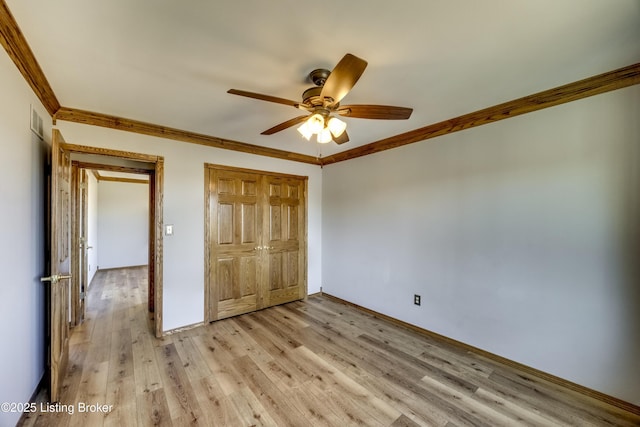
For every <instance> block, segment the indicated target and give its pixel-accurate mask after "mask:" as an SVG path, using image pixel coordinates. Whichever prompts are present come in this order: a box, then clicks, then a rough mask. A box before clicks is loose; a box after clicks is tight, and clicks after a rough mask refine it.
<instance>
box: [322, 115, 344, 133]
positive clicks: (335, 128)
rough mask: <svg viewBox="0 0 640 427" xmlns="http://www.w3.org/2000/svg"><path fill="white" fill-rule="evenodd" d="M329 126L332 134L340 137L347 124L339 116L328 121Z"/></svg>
mask: <svg viewBox="0 0 640 427" xmlns="http://www.w3.org/2000/svg"><path fill="white" fill-rule="evenodd" d="M327 127H328V128H329V130H330V131H331V134H332V135H333V136H334V137H336V138H338V137H340V135H342V134H343V133H344V131H345V130H346V129H347V124H346V123H345V122H343V121H342V120H340V119H339V118H337V117H331V118H330V119H329V121H328V122H327Z"/></svg>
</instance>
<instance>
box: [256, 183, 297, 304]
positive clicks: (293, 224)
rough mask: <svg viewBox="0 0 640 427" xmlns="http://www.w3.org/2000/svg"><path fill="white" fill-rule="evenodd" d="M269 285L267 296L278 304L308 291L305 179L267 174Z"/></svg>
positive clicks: (268, 299) (270, 302) (271, 302)
mask: <svg viewBox="0 0 640 427" xmlns="http://www.w3.org/2000/svg"><path fill="white" fill-rule="evenodd" d="M265 179H266V180H267V182H268V183H269V184H268V188H269V196H268V200H267V203H268V205H269V212H270V214H269V216H268V218H266V224H265V228H266V229H267V230H269V235H268V238H269V241H268V246H267V251H268V259H269V262H268V263H267V267H268V268H269V273H268V277H269V287H268V292H267V295H266V296H265V299H266V301H267V304H268V305H277V304H282V303H285V302H290V301H295V300H297V299H301V298H304V296H305V293H306V282H305V280H306V277H305V273H304V272H305V271H306V269H305V264H304V263H305V262H306V260H305V257H304V256H303V252H302V251H303V249H304V245H305V242H304V240H303V239H302V237H303V236H304V235H305V233H304V227H305V226H306V222H305V219H304V216H303V214H304V208H305V202H304V198H303V196H304V188H305V182H304V180H302V179H295V178H289V177H275V176H267V177H265Z"/></svg>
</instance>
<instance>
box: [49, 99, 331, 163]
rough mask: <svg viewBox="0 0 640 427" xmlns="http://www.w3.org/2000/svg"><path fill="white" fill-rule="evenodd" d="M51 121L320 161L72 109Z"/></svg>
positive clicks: (299, 160)
mask: <svg viewBox="0 0 640 427" xmlns="http://www.w3.org/2000/svg"><path fill="white" fill-rule="evenodd" d="M54 119H56V120H65V121H68V122H75V123H83V124H87V125H92V126H101V127H106V128H110V129H117V130H122V131H127V132H134V133H139V134H142V135H150V136H156V137H159V138H165V139H173V140H175V141H182V142H189V143H192V144H199V145H205V146H207V147H213V148H222V149H226V150H233V151H240V152H243V153H249V154H255V155H258V156H267V157H274V158H278V159H284V160H292V161H296V162H302V163H309V164H312V165H320V159H318V158H317V157H313V156H307V155H305V154H298V153H293V152H290V151H284V150H278V149H275V148H268V147H261V146H259V145H253V144H247V143H245V142H239V141H232V140H229V139H223V138H218V137H215V136H209V135H204V134H200V133H194V132H189V131H186V130H180V129H175V128H170V127H166V126H161V125H156V124H152V123H145V122H140V121H137V120H131V119H126V118H122V117H116V116H110V115H107V114H102V113H95V112H92V111H86V110H78V109H75V108H68V107H60V109H59V110H58V111H57V112H56V114H55V116H54Z"/></svg>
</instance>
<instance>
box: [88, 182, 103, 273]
mask: <svg viewBox="0 0 640 427" xmlns="http://www.w3.org/2000/svg"><path fill="white" fill-rule="evenodd" d="M99 194H100V190H99V188H98V180H97V179H96V177H95V176H94V175H93V174H92V173H88V174H87V247H91V249H89V250H87V265H88V268H87V283H88V285H89V286H90V285H91V281H92V280H93V276H95V275H96V272H97V271H98V253H99V251H98V196H99Z"/></svg>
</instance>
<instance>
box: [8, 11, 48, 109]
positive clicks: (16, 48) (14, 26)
mask: <svg viewBox="0 0 640 427" xmlns="http://www.w3.org/2000/svg"><path fill="white" fill-rule="evenodd" d="M0 44H2V46H4V48H5V50H6V51H7V54H8V55H9V57H10V58H11V60H13V63H14V64H15V65H16V67H18V70H20V73H22V76H23V77H24V79H25V80H26V81H27V83H28V84H29V86H31V90H33V92H34V93H35V94H36V96H37V97H38V99H39V100H40V102H42V105H44V108H46V109H47V112H48V113H49V115H51V116H53V115H55V113H56V112H57V111H58V110H59V109H60V103H59V102H58V99H57V98H56V95H55V93H53V89H52V88H51V85H50V84H49V81H48V80H47V77H46V76H45V75H44V72H43V71H42V68H40V64H38V61H37V60H36V57H35V56H34V54H33V51H32V50H31V48H30V47H29V43H27V40H26V39H25V37H24V34H22V31H20V27H18V23H17V22H16V20H15V18H14V17H13V15H12V14H11V11H10V10H9V7H8V6H7V4H6V2H5V1H4V0H0Z"/></svg>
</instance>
